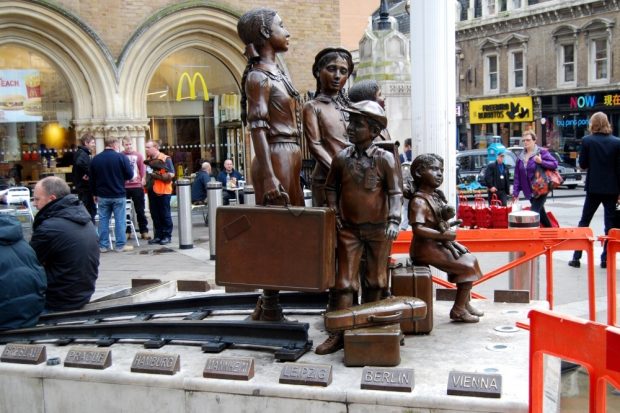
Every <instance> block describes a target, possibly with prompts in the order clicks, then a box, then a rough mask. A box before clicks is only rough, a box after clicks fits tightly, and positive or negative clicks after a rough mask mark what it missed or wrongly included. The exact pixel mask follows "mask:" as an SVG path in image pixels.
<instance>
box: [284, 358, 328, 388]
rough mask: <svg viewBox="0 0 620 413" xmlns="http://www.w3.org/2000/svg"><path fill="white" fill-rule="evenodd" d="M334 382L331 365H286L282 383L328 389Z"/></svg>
mask: <svg viewBox="0 0 620 413" xmlns="http://www.w3.org/2000/svg"><path fill="white" fill-rule="evenodd" d="M331 382H332V366H331V364H298V363H284V366H283V367H282V370H281V371H280V383H283V384H301V385H304V386H321V387H327V386H329V385H330V384H331Z"/></svg>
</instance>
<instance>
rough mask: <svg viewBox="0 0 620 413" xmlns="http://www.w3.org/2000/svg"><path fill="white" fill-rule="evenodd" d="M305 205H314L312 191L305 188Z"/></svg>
mask: <svg viewBox="0 0 620 413" xmlns="http://www.w3.org/2000/svg"><path fill="white" fill-rule="evenodd" d="M304 205H305V206H307V207H311V206H312V191H311V190H309V189H306V188H304Z"/></svg>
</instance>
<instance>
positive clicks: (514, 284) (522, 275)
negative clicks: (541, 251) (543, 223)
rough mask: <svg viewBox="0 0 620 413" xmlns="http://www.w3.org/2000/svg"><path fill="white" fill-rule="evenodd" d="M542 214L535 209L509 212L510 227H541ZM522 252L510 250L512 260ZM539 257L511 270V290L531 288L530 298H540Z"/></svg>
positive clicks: (521, 254)
mask: <svg viewBox="0 0 620 413" xmlns="http://www.w3.org/2000/svg"><path fill="white" fill-rule="evenodd" d="M539 227H540V216H539V215H538V213H537V212H533V211H515V212H511V213H510V214H508V228H539ZM523 255H524V254H523V253H522V252H510V253H509V260H510V261H511V262H512V261H514V260H515V259H517V258H520V257H522V256H523ZM538 268H539V259H538V258H534V259H531V260H530V261H528V262H526V263H523V264H521V265H519V266H517V267H515V268H513V269H511V270H510V276H509V285H508V288H509V289H511V290H529V292H530V299H531V300H538V299H540V277H539V274H538Z"/></svg>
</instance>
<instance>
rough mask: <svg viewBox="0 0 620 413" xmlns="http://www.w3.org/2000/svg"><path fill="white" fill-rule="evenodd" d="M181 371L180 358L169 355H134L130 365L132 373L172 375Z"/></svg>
mask: <svg viewBox="0 0 620 413" xmlns="http://www.w3.org/2000/svg"><path fill="white" fill-rule="evenodd" d="M180 369H181V356H179V355H178V354H169V353H151V352H147V351H142V352H139V353H138V354H136V356H135V357H134V359H133V363H131V371H132V373H150V374H168V375H173V374H174V373H176V372H177V371H179V370H180Z"/></svg>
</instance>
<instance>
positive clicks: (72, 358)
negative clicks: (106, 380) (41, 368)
mask: <svg viewBox="0 0 620 413" xmlns="http://www.w3.org/2000/svg"><path fill="white" fill-rule="evenodd" d="M111 365H112V350H110V349H105V350H100V349H96V350H86V349H77V348H72V349H70V350H69V352H68V353H67V357H65V367H81V368H84V369H97V370H103V369H107V368H108V367H110V366H111Z"/></svg>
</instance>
